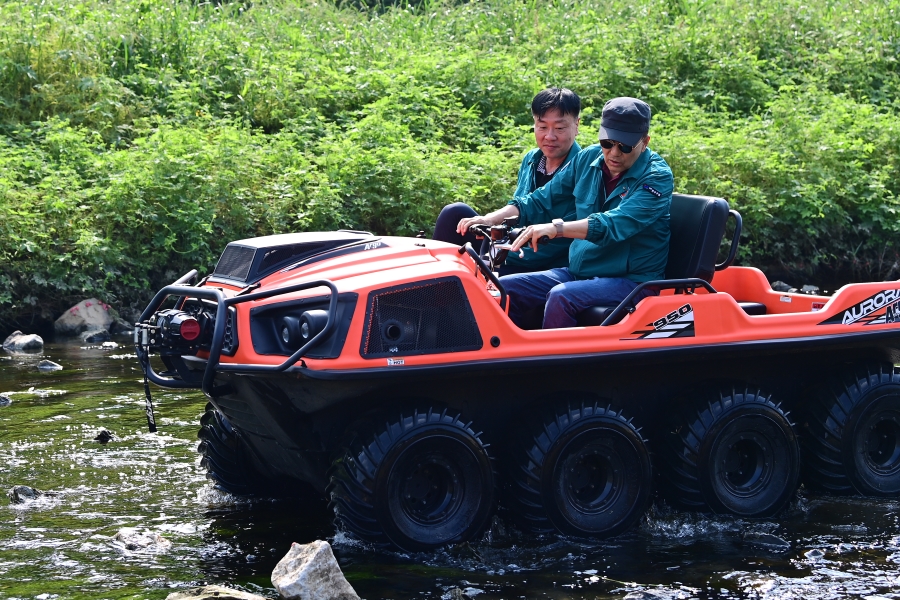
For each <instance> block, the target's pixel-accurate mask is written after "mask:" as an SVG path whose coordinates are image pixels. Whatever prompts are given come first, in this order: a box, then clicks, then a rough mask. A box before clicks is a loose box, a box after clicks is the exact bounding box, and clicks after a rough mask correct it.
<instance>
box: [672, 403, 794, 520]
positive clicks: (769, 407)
mask: <svg viewBox="0 0 900 600" xmlns="http://www.w3.org/2000/svg"><path fill="white" fill-rule="evenodd" d="M676 423H678V424H679V426H678V427H677V429H675V430H674V431H672V432H670V433H669V434H668V435H667V436H666V438H667V439H666V452H664V453H663V459H664V461H665V462H666V468H665V469H664V470H663V473H662V475H663V482H664V483H663V485H662V488H663V491H664V493H665V495H666V496H667V497H668V498H670V499H671V500H673V501H674V502H675V503H676V504H679V505H681V506H682V507H685V508H688V509H694V510H704V509H709V510H712V511H713V512H714V513H717V514H734V515H739V516H742V517H768V516H771V515H774V514H775V513H777V512H778V511H779V510H781V509H782V508H783V507H784V506H785V505H786V504H787V503H788V501H789V500H790V499H791V497H792V496H793V494H794V491H795V490H796V489H797V483H798V479H799V475H800V448H799V444H798V441H797V437H796V435H795V433H794V429H793V425H792V424H791V422H790V420H789V419H788V413H787V412H786V411H784V410H783V409H782V408H781V405H780V404H776V403H774V402H772V400H771V398H770V397H769V396H768V395H767V394H764V393H763V392H761V391H759V390H752V389H749V388H748V389H743V390H742V389H740V388H732V389H730V390H727V391H723V392H720V393H719V394H717V395H716V396H715V397H713V398H709V399H707V400H703V401H702V402H701V403H699V404H698V405H694V406H692V407H688V409H687V410H686V411H685V413H684V414H683V415H682V416H681V417H679V418H677V419H676Z"/></svg>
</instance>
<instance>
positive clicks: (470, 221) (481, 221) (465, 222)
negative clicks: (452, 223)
mask: <svg viewBox="0 0 900 600" xmlns="http://www.w3.org/2000/svg"><path fill="white" fill-rule="evenodd" d="M502 220H503V219H500V220H497V219H494V218H491V217H490V215H484V216H482V215H476V216H474V217H468V218H466V219H461V220H460V222H459V225H457V226H456V232H457V233H458V234H459V235H466V232H467V231H469V227H472V226H473V225H486V226H488V227H490V226H491V225H497V224H498V223H500V221H502Z"/></svg>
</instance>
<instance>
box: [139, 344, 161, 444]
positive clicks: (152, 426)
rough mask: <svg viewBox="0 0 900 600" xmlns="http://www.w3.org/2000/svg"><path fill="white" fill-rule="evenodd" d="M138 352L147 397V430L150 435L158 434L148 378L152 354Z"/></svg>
mask: <svg viewBox="0 0 900 600" xmlns="http://www.w3.org/2000/svg"><path fill="white" fill-rule="evenodd" d="M135 349H136V350H137V355H138V360H139V361H140V363H141V371H143V372H144V396H146V413H147V429H148V430H149V431H150V433H156V417H155V416H154V414H153V398H152V397H151V396H150V380H149V379H148V378H147V370H148V367H149V366H150V353H149V352H147V353H144V352H143V351H142V350H141V349H139V348H135Z"/></svg>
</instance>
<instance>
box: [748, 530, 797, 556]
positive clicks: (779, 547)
mask: <svg viewBox="0 0 900 600" xmlns="http://www.w3.org/2000/svg"><path fill="white" fill-rule="evenodd" d="M744 543H746V544H750V545H751V546H758V547H760V548H765V549H766V550H772V551H775V552H787V551H788V550H790V549H791V543H790V542H789V541H787V540H785V539H784V538H780V537H778V536H777V535H772V534H771V533H763V532H759V531H749V532H747V533H745V534H744Z"/></svg>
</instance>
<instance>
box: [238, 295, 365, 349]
mask: <svg viewBox="0 0 900 600" xmlns="http://www.w3.org/2000/svg"><path fill="white" fill-rule="evenodd" d="M358 298H359V295H358V294H355V293H352V292H346V293H343V294H339V295H338V300H337V315H336V323H335V325H334V327H333V328H332V329H331V333H329V334H328V335H327V336H326V338H325V339H323V340H321V342H319V343H317V344H316V345H315V346H314V347H313V348H311V349H310V350H309V351H308V352H306V354H305V356H308V357H309V358H337V357H338V356H340V354H341V350H342V349H343V347H344V342H345V341H346V339H347V331H348V330H349V329H350V320H351V319H352V317H353V311H354V310H355V309H356V302H357V299H358ZM329 300H330V298H329V297H328V296H321V297H316V298H304V299H302V300H292V301H289V302H279V303H277V304H267V305H265V306H258V307H256V308H253V309H251V310H250V334H251V336H252V338H253V349H254V350H255V351H256V353H257V354H275V355H280V356H290V355H291V354H293V353H294V352H296V351H297V350H298V349H300V348H302V347H303V345H304V344H306V343H307V342H309V341H310V340H311V339H313V338H314V337H315V336H316V334H318V333H319V332H320V331H322V330H323V329H324V328H325V325H326V324H327V323H328V303H329Z"/></svg>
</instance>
